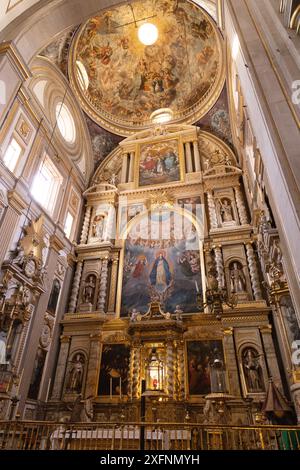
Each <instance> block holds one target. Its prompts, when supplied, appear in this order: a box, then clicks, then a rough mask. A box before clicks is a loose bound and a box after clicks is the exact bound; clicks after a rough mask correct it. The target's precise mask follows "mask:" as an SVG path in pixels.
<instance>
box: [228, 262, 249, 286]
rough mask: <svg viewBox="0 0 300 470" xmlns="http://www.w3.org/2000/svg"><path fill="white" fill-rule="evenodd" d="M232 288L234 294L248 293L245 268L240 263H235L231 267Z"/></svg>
mask: <svg viewBox="0 0 300 470" xmlns="http://www.w3.org/2000/svg"><path fill="white" fill-rule="evenodd" d="M229 269H230V286H231V292H232V294H237V293H239V292H246V278H245V274H244V272H243V267H242V265H241V264H240V263H238V262H235V263H231V265H230V268H229Z"/></svg>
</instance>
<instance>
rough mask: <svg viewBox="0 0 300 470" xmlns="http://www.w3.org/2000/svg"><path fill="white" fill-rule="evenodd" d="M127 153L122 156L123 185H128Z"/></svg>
mask: <svg viewBox="0 0 300 470" xmlns="http://www.w3.org/2000/svg"><path fill="white" fill-rule="evenodd" d="M126 177H127V153H124V155H122V171H121V183H127V181H126Z"/></svg>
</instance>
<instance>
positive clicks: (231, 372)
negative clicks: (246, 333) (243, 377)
mask: <svg viewBox="0 0 300 470" xmlns="http://www.w3.org/2000/svg"><path fill="white" fill-rule="evenodd" d="M223 345H224V351H225V366H226V371H227V376H228V381H229V384H228V385H229V387H230V388H229V390H228V392H229V393H230V394H231V395H234V396H240V395H241V390H240V385H239V372H238V366H237V362H236V355H235V348H234V338H233V328H227V329H226V330H224V339H223Z"/></svg>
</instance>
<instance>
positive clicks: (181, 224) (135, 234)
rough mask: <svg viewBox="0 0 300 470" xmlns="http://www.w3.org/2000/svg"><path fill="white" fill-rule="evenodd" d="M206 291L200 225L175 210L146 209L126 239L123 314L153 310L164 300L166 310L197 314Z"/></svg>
mask: <svg viewBox="0 0 300 470" xmlns="http://www.w3.org/2000/svg"><path fill="white" fill-rule="evenodd" d="M199 292H202V276H201V253H200V250H199V239H198V234H197V231H196V228H195V227H194V225H193V224H192V223H191V221H190V220H189V219H187V218H185V217H183V216H182V215H181V214H177V213H176V212H174V211H168V210H163V211H157V212H152V213H147V214H146V215H145V216H143V217H142V218H141V219H140V221H139V222H138V223H137V224H136V225H134V226H133V227H132V228H131V230H130V231H129V233H128V235H127V239H126V242H125V254H124V268H123V288H122V306H121V316H123V317H124V316H128V315H130V312H132V310H133V309H135V311H138V312H140V313H146V312H147V311H148V308H149V305H150V302H152V301H159V302H160V304H161V306H162V307H163V308H164V310H165V311H166V312H169V313H174V312H175V311H176V310H178V309H180V310H182V311H183V312H184V313H195V312H197V311H198V307H197V293H199Z"/></svg>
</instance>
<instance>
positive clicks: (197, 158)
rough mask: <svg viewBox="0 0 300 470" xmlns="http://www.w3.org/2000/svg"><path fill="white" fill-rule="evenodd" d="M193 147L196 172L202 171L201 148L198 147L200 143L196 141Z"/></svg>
mask: <svg viewBox="0 0 300 470" xmlns="http://www.w3.org/2000/svg"><path fill="white" fill-rule="evenodd" d="M193 147H194V160H195V171H201V167H200V153H199V147H198V141H197V140H194V142H193Z"/></svg>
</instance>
